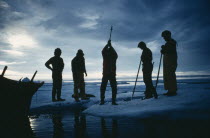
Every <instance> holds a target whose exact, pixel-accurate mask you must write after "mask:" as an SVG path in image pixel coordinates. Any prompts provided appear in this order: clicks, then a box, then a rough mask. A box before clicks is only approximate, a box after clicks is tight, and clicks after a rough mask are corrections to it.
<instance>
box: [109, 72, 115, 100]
mask: <svg viewBox="0 0 210 138" xmlns="http://www.w3.org/2000/svg"><path fill="white" fill-rule="evenodd" d="M109 81H110V85H111V88H112V102H115V101H116V96H117V81H116V77H115V75H113V76H110V79H109Z"/></svg>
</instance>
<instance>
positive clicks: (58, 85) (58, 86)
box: [57, 79, 62, 99]
mask: <svg viewBox="0 0 210 138" xmlns="http://www.w3.org/2000/svg"><path fill="white" fill-rule="evenodd" d="M61 88H62V79H58V81H57V99H60V98H61Z"/></svg>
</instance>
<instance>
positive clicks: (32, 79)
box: [31, 71, 37, 82]
mask: <svg viewBox="0 0 210 138" xmlns="http://www.w3.org/2000/svg"><path fill="white" fill-rule="evenodd" d="M36 73H37V71H35V73H34V75H33V77H32V78H31V82H33V80H34V78H35V76H36Z"/></svg>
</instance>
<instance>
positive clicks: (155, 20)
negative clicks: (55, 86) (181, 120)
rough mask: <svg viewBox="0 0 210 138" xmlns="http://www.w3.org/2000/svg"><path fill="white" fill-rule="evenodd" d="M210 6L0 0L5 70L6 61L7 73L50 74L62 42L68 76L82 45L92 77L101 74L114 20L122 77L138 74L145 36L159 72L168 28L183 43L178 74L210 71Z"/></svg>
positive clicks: (145, 0) (167, 1)
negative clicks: (51, 62) (48, 65)
mask: <svg viewBox="0 0 210 138" xmlns="http://www.w3.org/2000/svg"><path fill="white" fill-rule="evenodd" d="M209 5H210V1H209V0H199V1H198V0H197V1H192V0H158V1H157V0H88V1H87V0H0V71H2V70H3V68H4V66H5V65H7V66H8V70H7V72H6V74H5V76H6V77H8V78H12V79H20V78H21V77H29V78H30V77H32V75H33V73H34V72H35V71H36V70H38V74H37V76H36V79H40V80H42V79H51V71H50V70H48V69H47V68H46V67H45V65H44V64H45V62H46V61H47V60H48V59H49V58H51V57H52V56H54V49H55V48H58V47H59V48H61V50H62V55H61V57H62V58H63V60H64V63H65V68H64V71H63V78H64V79H72V72H71V60H72V59H73V58H74V56H75V55H76V52H77V50H78V49H82V50H83V52H84V54H85V61H86V69H87V73H88V77H87V78H89V79H91V78H101V76H102V62H103V60H102V55H101V50H102V49H103V47H104V46H105V45H106V43H107V40H108V39H109V33H110V26H111V25H113V32H112V45H113V47H114V48H115V49H116V51H117V53H118V56H119V57H118V60H117V77H118V78H126V77H135V76H136V73H137V69H138V65H139V61H140V55H141V52H142V51H141V50H140V49H138V48H137V45H138V43H139V42H140V41H144V42H145V43H146V44H147V46H148V48H150V49H151V50H152V52H153V61H154V62H155V63H154V71H153V75H154V76H155V75H156V74H157V69H158V65H159V59H160V49H161V46H162V45H164V44H165V41H164V40H163V39H162V37H161V32H162V31H164V30H170V31H171V32H172V38H174V39H175V40H176V41H177V42H178V46H177V51H178V68H177V74H178V75H210V64H209V63H210V60H209V59H210V54H209V52H210V47H209V44H210V39H209V32H210V8H209ZM161 72H162V69H161ZM141 75H142V73H141V72H140V76H141Z"/></svg>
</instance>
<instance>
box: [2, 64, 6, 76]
mask: <svg viewBox="0 0 210 138" xmlns="http://www.w3.org/2000/svg"><path fill="white" fill-rule="evenodd" d="M6 70H7V66H5V67H4V70H3V72H2V74H1V76H2V77H4V74H5V72H6Z"/></svg>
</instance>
